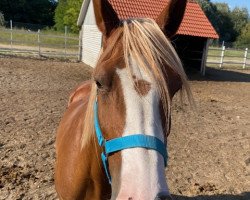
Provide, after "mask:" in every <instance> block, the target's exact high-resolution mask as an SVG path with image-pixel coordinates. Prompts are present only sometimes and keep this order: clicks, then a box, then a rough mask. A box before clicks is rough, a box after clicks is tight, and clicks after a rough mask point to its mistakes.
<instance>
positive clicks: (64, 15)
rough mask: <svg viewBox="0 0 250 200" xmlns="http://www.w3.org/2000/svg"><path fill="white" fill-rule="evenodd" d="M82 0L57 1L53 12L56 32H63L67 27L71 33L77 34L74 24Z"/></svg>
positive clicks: (77, 29)
mask: <svg viewBox="0 0 250 200" xmlns="http://www.w3.org/2000/svg"><path fill="white" fill-rule="evenodd" d="M82 2H83V0H59V2H58V6H57V8H56V12H55V22H56V25H55V27H56V28H57V30H64V26H67V27H68V28H69V29H70V30H71V31H72V32H78V31H79V27H78V26H77V24H76V22H77V19H78V16H79V13H80V9H81V5H82Z"/></svg>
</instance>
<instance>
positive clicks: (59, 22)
mask: <svg viewBox="0 0 250 200" xmlns="http://www.w3.org/2000/svg"><path fill="white" fill-rule="evenodd" d="M67 7H68V3H67V0H59V1H58V5H57V7H56V10H55V27H56V29H57V30H64V26H65V24H64V19H63V18H64V15H65V13H66V10H67Z"/></svg>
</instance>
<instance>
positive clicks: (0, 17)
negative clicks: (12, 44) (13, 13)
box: [0, 11, 5, 27]
mask: <svg viewBox="0 0 250 200" xmlns="http://www.w3.org/2000/svg"><path fill="white" fill-rule="evenodd" d="M4 22H5V20H4V15H3V13H2V12H1V11H0V27H1V26H4Z"/></svg>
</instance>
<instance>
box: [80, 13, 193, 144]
mask: <svg viewBox="0 0 250 200" xmlns="http://www.w3.org/2000/svg"><path fill="white" fill-rule="evenodd" d="M122 27H123V32H122V40H123V41H122V42H123V53H124V61H125V65H126V69H127V70H128V72H129V73H128V75H130V76H131V77H132V74H133V73H132V71H133V70H132V66H131V65H130V59H131V58H132V59H133V60H135V61H136V62H137V64H138V66H139V67H140V70H143V71H145V72H146V73H147V75H148V76H149V77H151V78H152V80H154V81H155V82H156V84H157V87H158V88H157V89H158V92H159V95H160V97H161V101H162V105H163V108H164V112H165V115H166V127H167V131H169V124H170V123H169V122H170V107H171V99H170V94H169V88H168V86H167V84H166V83H167V78H168V77H165V75H166V74H167V73H166V68H165V67H163V66H168V67H170V68H171V69H172V70H173V71H174V72H175V73H177V74H178V75H179V76H180V78H181V81H182V88H181V92H183V91H186V94H187V97H188V99H189V101H190V102H191V103H192V102H193V98H192V94H191V90H190V87H189V84H188V81H187V77H186V74H185V72H184V70H183V66H182V63H181V61H180V58H179V57H178V55H177V53H176V51H175V49H174V48H173V46H172V44H171V42H170V41H169V40H168V39H167V38H166V36H165V35H164V33H163V32H162V31H161V29H160V28H159V26H158V25H157V24H156V22H155V21H154V20H152V19H147V18H146V19H129V20H125V21H123V23H122ZM111 46H113V45H111ZM113 48H115V44H114V46H113ZM111 50H112V49H110V48H109V49H107V51H111ZM105 51H106V50H105ZM105 51H104V52H103V53H106V52H105ZM131 81H132V78H131ZM95 98H96V86H95V84H93V85H92V90H91V94H90V99H89V103H88V106H87V112H86V115H85V120H84V129H83V136H82V146H84V145H85V144H87V143H88V141H89V139H90V138H91V137H92V136H93V135H95V130H94V116H93V113H94V112H93V107H94V101H95Z"/></svg>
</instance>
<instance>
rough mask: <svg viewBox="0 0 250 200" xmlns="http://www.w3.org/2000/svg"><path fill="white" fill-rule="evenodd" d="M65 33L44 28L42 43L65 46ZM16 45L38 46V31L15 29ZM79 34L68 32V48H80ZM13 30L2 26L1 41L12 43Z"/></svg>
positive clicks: (42, 44) (0, 30)
mask: <svg viewBox="0 0 250 200" xmlns="http://www.w3.org/2000/svg"><path fill="white" fill-rule="evenodd" d="M64 36H65V35H64V33H61V32H57V31H53V30H42V31H41V32H40V36H39V37H40V44H41V46H46V47H56V48H64V45H65V38H64ZM12 38H13V44H14V45H27V46H38V33H37V32H31V31H27V30H23V29H13V33H12ZM78 38H79V36H78V34H72V33H69V34H67V48H69V49H78V45H79V40H78ZM10 39H11V32H10V30H9V29H3V28H0V43H1V44H10Z"/></svg>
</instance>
